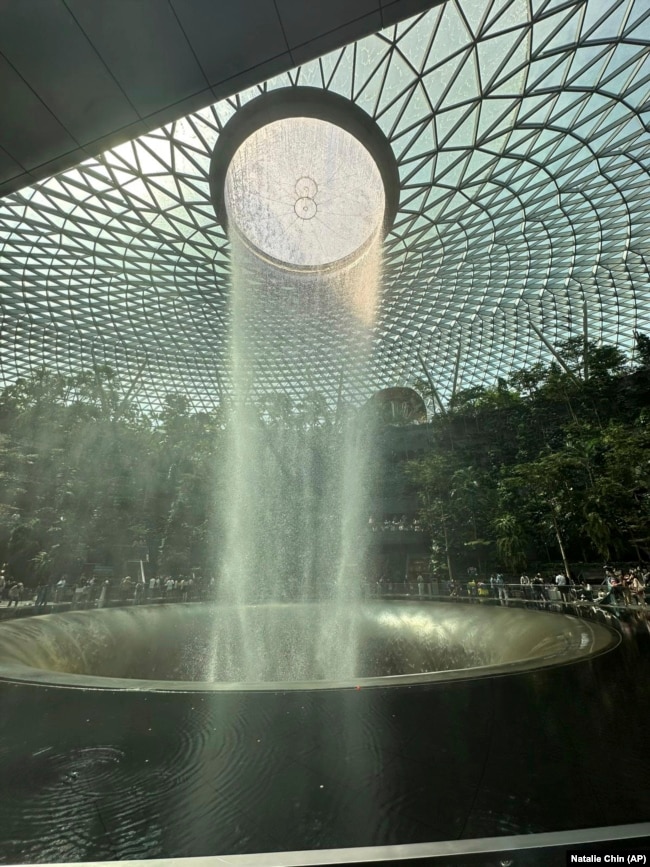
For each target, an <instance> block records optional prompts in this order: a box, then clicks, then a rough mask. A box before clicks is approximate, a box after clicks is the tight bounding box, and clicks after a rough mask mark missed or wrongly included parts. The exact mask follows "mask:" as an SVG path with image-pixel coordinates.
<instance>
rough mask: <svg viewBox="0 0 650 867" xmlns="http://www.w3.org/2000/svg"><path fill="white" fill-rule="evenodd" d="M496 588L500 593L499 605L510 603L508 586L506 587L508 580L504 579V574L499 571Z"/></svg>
mask: <svg viewBox="0 0 650 867" xmlns="http://www.w3.org/2000/svg"><path fill="white" fill-rule="evenodd" d="M494 583H495V584H496V588H497V591H498V593H499V605H507V604H508V588H507V587H506V582H505V581H504V580H503V575H502V574H501V573H500V572H499V573H498V574H497V577H496V579H495V582H494Z"/></svg>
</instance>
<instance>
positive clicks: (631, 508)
mask: <svg viewBox="0 0 650 867" xmlns="http://www.w3.org/2000/svg"><path fill="white" fill-rule="evenodd" d="M636 341H637V346H636V352H635V360H634V361H633V362H630V361H628V360H626V358H625V356H624V355H623V354H622V353H621V352H620V351H619V350H618V349H616V348H615V347H612V346H597V345H595V344H593V343H586V344H585V342H583V340H582V339H572V340H570V341H567V342H566V343H564V344H562V345H561V346H559V347H557V353H556V357H555V360H553V362H552V363H550V364H536V365H534V366H533V367H531V368H529V369H526V370H521V371H518V372H517V373H516V374H515V375H513V376H512V377H511V378H510V379H509V380H507V381H506V380H503V379H500V380H499V381H498V382H497V383H496V384H495V385H494V387H492V388H475V389H470V390H465V391H459V392H458V393H457V394H456V395H455V396H454V398H452V400H451V402H450V405H449V406H448V407H447V409H446V411H445V412H444V413H443V414H440V413H439V414H438V415H437V416H436V417H435V418H434V420H433V425H432V426H433V446H432V448H431V450H430V451H429V452H428V453H427V454H426V455H425V456H423V457H422V458H421V459H420V460H418V461H415V462H413V463H412V464H411V465H410V468H409V472H410V474H411V476H412V478H413V480H414V482H415V483H416V484H417V485H418V488H419V494H420V500H421V503H422V509H421V518H422V520H423V522H424V523H425V525H426V527H427V528H428V530H429V531H430V532H431V535H432V538H433V540H434V551H433V564H434V568H435V567H437V568H439V569H440V571H441V572H443V573H448V572H449V571H450V570H451V572H452V574H453V573H454V571H456V572H461V571H464V569H465V568H466V567H467V566H470V565H472V566H478V567H479V568H480V569H482V570H485V569H490V568H505V569H508V570H513V571H515V570H519V569H523V568H525V567H526V566H528V568H531V567H532V566H534V565H536V564H537V565H539V564H541V563H544V562H549V561H557V562H561V561H564V565H565V568H566V569H568V568H569V567H570V566H571V564H575V563H578V562H583V563H584V562H594V561H600V562H602V561H607V560H638V559H645V560H648V559H650V499H649V496H648V494H649V491H650V339H648V338H647V337H646V336H645V335H643V334H637V335H636ZM422 387H423V389H426V387H427V384H426V383H422Z"/></svg>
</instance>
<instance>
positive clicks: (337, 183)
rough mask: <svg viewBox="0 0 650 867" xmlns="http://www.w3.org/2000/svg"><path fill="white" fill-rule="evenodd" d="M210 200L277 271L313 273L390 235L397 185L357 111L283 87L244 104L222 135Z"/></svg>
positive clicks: (379, 141) (316, 91) (378, 135)
mask: <svg viewBox="0 0 650 867" xmlns="http://www.w3.org/2000/svg"><path fill="white" fill-rule="evenodd" d="M210 193H211V197H212V202H213V205H214V209H215V213H216V215H217V218H218V220H219V222H220V223H221V225H222V226H223V227H224V228H225V229H226V230H227V231H228V234H229V235H230V237H231V238H238V239H240V240H242V241H243V242H244V243H245V244H246V246H247V247H248V248H249V249H251V250H253V252H254V253H255V255H257V256H258V257H260V258H262V259H263V260H266V261H271V262H272V263H273V264H275V265H278V266H280V267H283V268H288V269H291V270H304V271H310V270H311V271H317V272H318V271H322V270H328V269H331V268H337V267H340V266H341V265H344V264H347V263H348V262H349V261H354V260H355V259H356V258H357V257H358V256H360V255H361V254H362V253H363V252H364V250H365V249H366V248H367V246H368V245H369V243H370V242H371V241H372V240H373V239H374V238H376V237H378V236H379V237H383V236H384V235H386V233H387V232H389V231H390V228H391V226H392V225H393V221H394V219H395V216H396V214H397V209H398V206H399V196H400V180H399V172H398V168H397V160H396V159H395V155H394V153H393V149H392V147H391V145H390V143H389V141H388V139H387V138H386V136H385V135H384V133H383V132H382V130H381V129H380V128H379V126H378V125H377V124H376V123H375V121H374V120H373V119H372V118H371V117H370V116H369V115H368V114H366V112H365V111H363V109H361V108H360V107H359V106H358V105H355V104H354V103H353V102H351V101H350V100H349V99H346V98H345V97H344V96H341V95H340V94H337V93H331V92H329V91H327V90H322V89H320V88H316V87H285V88H279V89H278V90H273V91H268V92H266V93H262V94H260V95H259V96H258V97H256V98H255V99H252V100H251V101H250V102H247V103H246V104H245V105H243V106H242V107H240V108H239V109H238V110H237V111H236V112H235V113H234V114H233V115H232V117H231V118H230V120H229V121H228V122H227V123H226V125H225V127H224V128H223V129H222V130H221V132H220V134H219V137H218V139H217V143H216V145H215V147H214V150H213V152H212V159H211V162H210Z"/></svg>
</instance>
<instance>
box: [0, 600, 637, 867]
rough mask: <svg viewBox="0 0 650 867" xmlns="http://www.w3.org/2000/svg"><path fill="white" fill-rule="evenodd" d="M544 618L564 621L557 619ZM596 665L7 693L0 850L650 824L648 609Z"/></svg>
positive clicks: (8, 854) (150, 854) (125, 854)
mask: <svg viewBox="0 0 650 867" xmlns="http://www.w3.org/2000/svg"><path fill="white" fill-rule="evenodd" d="M540 616H544V615H540ZM621 629H622V631H623V636H624V641H623V643H622V644H621V645H620V646H619V647H618V648H617V649H616V650H614V651H612V652H610V653H608V654H605V655H603V656H600V657H597V658H595V659H592V660H589V661H585V662H579V663H575V664H569V665H565V666H562V667H559V668H551V669H545V670H541V671H537V672H527V673H523V674H515V675H508V676H495V677H485V678H482V679H467V680H461V681H456V682H448V683H430V684H421V685H420V684H418V685H416V686H403V687H400V686H396V687H393V688H385V687H377V688H374V687H368V688H366V687H364V688H362V689H360V690H357V689H354V688H351V689H345V690H314V691H306V692H302V691H289V692H286V693H282V692H259V693H256V692H251V691H248V692H241V693H233V692H221V693H201V694H192V693H171V694H166V693H138V692H119V693H113V692H109V691H101V690H100V691H94V690H88V691H86V690H77V689H61V688H52V687H48V686H43V687H38V686H30V685H20V684H16V685H12V684H6V683H5V684H2V685H1V686H0V860H1V861H2V862H3V863H9V862H17V861H27V862H42V861H66V860H69V861H87V860H99V859H122V858H154V857H171V856H196V855H209V854H211V855H214V854H227V853H246V852H260V851H272V850H283V849H289V850H295V849H309V848H330V847H343V846H362V845H378V844H391V843H407V842H408V843H415V842H426V841H435V840H445V839H450V838H457V837H483V836H493V835H499V834H511V833H527V832H535V831H551V830H565V829H570V828H586V827H593V826H599V825H615V824H626V823H632V822H643V821H647V820H648V819H650V784H649V782H648V781H650V756H649V751H648V747H647V730H648V725H649V721H650V665H649V659H650V639H649V633H648V628H647V622H646V620H645V619H644V618H642V617H638V618H636V619H630V620H629V621H628V622H626V623H623V624H622V625H621Z"/></svg>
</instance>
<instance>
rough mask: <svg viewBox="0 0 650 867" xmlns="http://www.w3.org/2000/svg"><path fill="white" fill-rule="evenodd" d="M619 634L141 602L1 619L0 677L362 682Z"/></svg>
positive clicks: (523, 655) (449, 672)
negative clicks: (138, 604)
mask: <svg viewBox="0 0 650 867" xmlns="http://www.w3.org/2000/svg"><path fill="white" fill-rule="evenodd" d="M618 640H619V639H618V635H617V634H616V633H615V632H613V631H612V630H610V629H608V628H607V627H605V626H602V625H600V624H596V623H590V622H587V621H585V620H581V619H580V618H577V617H572V616H569V615H564V614H555V613H547V612H540V611H529V610H524V609H511V608H501V607H498V606H489V605H479V604H477V605H460V604H445V603H435V602H414V601H411V602H409V601H388V600H376V601H366V602H362V603H359V604H357V605H355V606H353V607H350V606H345V607H338V608H337V607H335V606H331V605H317V604H260V605H251V606H245V607H231V606H225V605H208V604H198V603H197V604H194V603H190V604H174V605H151V606H133V607H130V608H112V609H102V610H93V611H74V612H68V613H64V614H49V615H44V616H39V617H30V618H26V619H24V620H19V621H13V622H10V623H4V624H1V625H0V680H10V681H19V682H23V683H24V682H29V683H33V684H42V685H57V686H64V687H76V688H84V689H89V688H90V689H112V690H141V691H158V692H174V691H180V692H195V691H218V690H278V689H280V690H296V689H332V688H342V687H348V688H349V687H355V686H356V687H364V688H365V687H368V686H389V685H398V684H414V683H421V682H427V683H428V682H435V681H449V680H463V679H467V678H477V677H484V676H487V675H494V674H507V673H515V672H518V671H529V670H533V669H537V668H547V667H549V666H556V665H562V664H566V663H569V662H576V661H579V660H581V659H585V658H588V657H590V656H594V655H597V654H600V653H603V652H604V651H606V650H609V649H611V648H613V647H615V646H616V644H617V643H618ZM341 648H343V649H345V654H344V655H343V656H342V655H341ZM251 658H253V664H252V665H251Z"/></svg>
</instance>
